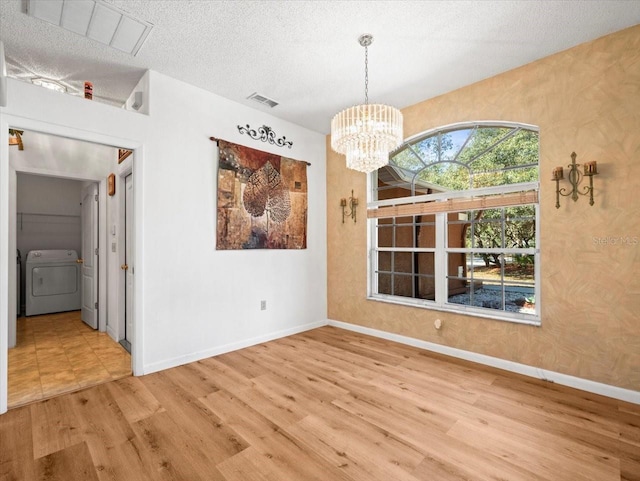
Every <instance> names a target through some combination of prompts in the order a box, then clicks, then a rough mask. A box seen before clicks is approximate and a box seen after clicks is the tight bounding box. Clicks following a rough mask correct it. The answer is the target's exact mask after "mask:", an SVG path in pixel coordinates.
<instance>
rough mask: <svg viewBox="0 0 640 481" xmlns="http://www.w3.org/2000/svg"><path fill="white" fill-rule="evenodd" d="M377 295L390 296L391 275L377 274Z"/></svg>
mask: <svg viewBox="0 0 640 481" xmlns="http://www.w3.org/2000/svg"><path fill="white" fill-rule="evenodd" d="M378 293H380V294H391V274H382V273H378Z"/></svg>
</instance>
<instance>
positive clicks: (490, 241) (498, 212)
mask: <svg viewBox="0 0 640 481" xmlns="http://www.w3.org/2000/svg"><path fill="white" fill-rule="evenodd" d="M471 214H472V215H473V218H472V220H471V229H472V236H473V237H472V239H471V244H472V247H480V248H483V249H494V248H500V247H503V246H504V244H503V236H502V209H484V210H482V211H472V212H471Z"/></svg>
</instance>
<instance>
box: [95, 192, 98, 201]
mask: <svg viewBox="0 0 640 481" xmlns="http://www.w3.org/2000/svg"><path fill="white" fill-rule="evenodd" d="M95 199H96V202H98V194H96V195H95Z"/></svg>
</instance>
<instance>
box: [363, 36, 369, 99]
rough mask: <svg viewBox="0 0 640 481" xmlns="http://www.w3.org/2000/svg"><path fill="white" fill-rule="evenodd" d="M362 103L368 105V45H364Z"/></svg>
mask: <svg viewBox="0 0 640 481" xmlns="http://www.w3.org/2000/svg"><path fill="white" fill-rule="evenodd" d="M364 104H365V105H369V47H368V46H366V45H365V47H364Z"/></svg>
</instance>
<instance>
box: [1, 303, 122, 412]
mask: <svg viewBox="0 0 640 481" xmlns="http://www.w3.org/2000/svg"><path fill="white" fill-rule="evenodd" d="M16 334H17V342H16V347H15V348H13V349H9V385H8V387H9V393H8V394H9V399H8V404H9V407H10V408H11V407H16V406H20V405H22V404H26V403H29V402H32V401H36V400H39V399H46V398H49V397H52V396H55V395H57V394H61V393H64V392H70V391H75V390H77V389H81V388H84V387H88V386H93V385H95V384H100V383H103V382H107V381H111V380H114V379H120V378H122V377H126V376H129V375H131V356H130V355H129V353H128V352H127V351H125V350H124V348H123V347H122V346H120V344H118V343H117V342H115V341H114V340H113V339H111V338H110V337H109V336H108V335H107V334H106V333H104V332H99V331H96V330H93V329H91V328H90V327H89V326H87V325H86V324H85V323H84V322H82V320H81V319H80V311H72V312H60V313H56V314H46V315H42V316H32V317H21V318H18V325H17V333H16Z"/></svg>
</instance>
